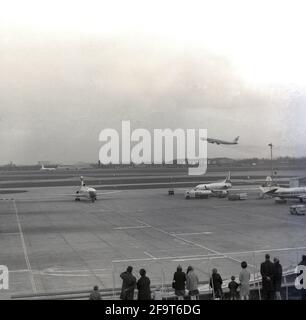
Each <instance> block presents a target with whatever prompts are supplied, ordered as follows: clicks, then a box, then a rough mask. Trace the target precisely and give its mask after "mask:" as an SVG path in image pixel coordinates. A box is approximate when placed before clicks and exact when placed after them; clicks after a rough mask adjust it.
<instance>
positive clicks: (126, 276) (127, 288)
mask: <svg viewBox="0 0 306 320" xmlns="http://www.w3.org/2000/svg"><path fill="white" fill-rule="evenodd" d="M132 271H133V268H132V267H131V266H129V267H127V269H126V271H125V272H122V273H121V275H120V278H121V279H122V288H121V294H120V299H121V300H134V290H135V287H136V278H135V277H134V276H133V274H132Z"/></svg>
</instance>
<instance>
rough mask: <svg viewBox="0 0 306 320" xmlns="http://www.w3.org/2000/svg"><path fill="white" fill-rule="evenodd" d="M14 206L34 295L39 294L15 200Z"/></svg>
mask: <svg viewBox="0 0 306 320" xmlns="http://www.w3.org/2000/svg"><path fill="white" fill-rule="evenodd" d="M13 206H14V210H15V214H16V220H17V224H18V229H19V234H20V239H21V243H22V248H23V253H24V258H25V261H26V264H27V267H28V270H29V272H30V281H31V285H32V289H33V292H34V293H37V289H36V284H35V280H34V276H33V272H32V267H31V263H30V259H29V256H28V251H27V247H26V244H25V241H24V235H23V231H22V227H21V223H20V219H19V214H18V209H17V206H16V201H15V200H13Z"/></svg>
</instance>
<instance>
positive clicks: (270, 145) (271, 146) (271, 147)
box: [268, 143, 274, 178]
mask: <svg viewBox="0 0 306 320" xmlns="http://www.w3.org/2000/svg"><path fill="white" fill-rule="evenodd" d="M268 146H269V147H270V150H271V178H272V177H273V152H272V149H273V147H274V145H273V144H272V143H269V144H268Z"/></svg>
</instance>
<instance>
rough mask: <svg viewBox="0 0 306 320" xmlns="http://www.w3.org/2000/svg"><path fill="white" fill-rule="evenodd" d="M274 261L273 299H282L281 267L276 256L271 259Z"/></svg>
mask: <svg viewBox="0 0 306 320" xmlns="http://www.w3.org/2000/svg"><path fill="white" fill-rule="evenodd" d="M273 262H274V277H273V280H274V291H275V299H276V300H282V296H281V286H282V279H283V267H282V265H281V264H280V262H279V259H278V258H276V257H275V258H274V259H273Z"/></svg>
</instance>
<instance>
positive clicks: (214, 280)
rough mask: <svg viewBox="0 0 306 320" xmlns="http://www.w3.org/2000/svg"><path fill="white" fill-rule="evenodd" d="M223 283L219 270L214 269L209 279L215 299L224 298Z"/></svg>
mask: <svg viewBox="0 0 306 320" xmlns="http://www.w3.org/2000/svg"><path fill="white" fill-rule="evenodd" d="M222 283H223V280H222V278H221V276H220V274H219V273H218V270H217V269H216V268H214V269H213V270H212V275H211V278H210V281H209V285H210V287H211V288H212V289H213V298H214V299H218V300H219V299H222V293H223V292H222Z"/></svg>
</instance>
